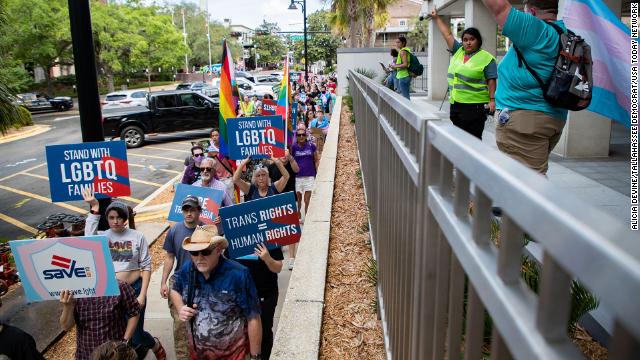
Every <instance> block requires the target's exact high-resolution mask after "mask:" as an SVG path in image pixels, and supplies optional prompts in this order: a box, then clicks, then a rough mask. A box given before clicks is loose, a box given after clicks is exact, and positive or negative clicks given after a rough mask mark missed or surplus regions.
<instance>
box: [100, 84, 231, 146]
mask: <svg viewBox="0 0 640 360" xmlns="http://www.w3.org/2000/svg"><path fill="white" fill-rule="evenodd" d="M147 98H148V101H149V106H148V107H135V108H125V109H112V110H107V111H104V112H103V115H102V130H103V132H104V135H105V137H107V136H109V137H111V138H117V137H120V138H121V139H122V140H123V141H124V142H125V143H126V144H127V147H128V148H136V147H140V146H142V145H143V144H144V141H145V134H158V133H169V132H175V131H186V130H197V129H207V128H213V127H217V126H218V111H219V108H220V105H219V102H218V99H212V98H209V97H207V96H204V95H202V94H200V93H198V92H195V91H193V90H171V91H159V92H152V93H149V95H148V97H147Z"/></svg>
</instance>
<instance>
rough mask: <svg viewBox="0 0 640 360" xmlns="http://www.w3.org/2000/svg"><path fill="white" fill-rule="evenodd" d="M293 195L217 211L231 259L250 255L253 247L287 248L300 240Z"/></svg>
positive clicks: (265, 199)
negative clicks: (264, 244) (277, 246)
mask: <svg viewBox="0 0 640 360" xmlns="http://www.w3.org/2000/svg"><path fill="white" fill-rule="evenodd" d="M297 211H298V210H297V207H296V197H295V195H294V193H293V192H287V193H284V194H280V195H274V196H269V197H266V198H263V199H259V200H252V201H247V202H244V203H241V204H237V205H233V206H228V207H224V208H222V209H220V216H221V217H222V226H223V228H224V235H225V237H226V238H227V240H228V241H229V256H230V257H231V258H232V259H236V258H239V257H241V256H245V255H250V254H253V251H254V249H255V247H256V244H259V243H266V244H267V245H273V244H277V245H291V244H293V243H296V242H298V241H300V235H301V230H300V221H299V220H298V212H297Z"/></svg>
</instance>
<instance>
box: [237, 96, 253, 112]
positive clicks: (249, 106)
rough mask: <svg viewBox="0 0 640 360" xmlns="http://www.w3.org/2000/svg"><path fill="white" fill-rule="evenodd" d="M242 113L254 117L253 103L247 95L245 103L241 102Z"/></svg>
mask: <svg viewBox="0 0 640 360" xmlns="http://www.w3.org/2000/svg"><path fill="white" fill-rule="evenodd" d="M240 111H242V115H243V116H253V113H254V106H253V101H251V100H250V99H249V97H248V96H247V95H245V96H244V99H243V101H241V102H240Z"/></svg>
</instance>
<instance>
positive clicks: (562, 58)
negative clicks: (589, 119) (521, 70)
mask: <svg viewBox="0 0 640 360" xmlns="http://www.w3.org/2000/svg"><path fill="white" fill-rule="evenodd" d="M547 24H549V25H551V26H552V27H553V28H554V29H555V30H556V32H558V35H559V37H558V55H557V56H556V63H555V66H554V68H553V71H552V72H551V77H549V80H548V81H547V82H546V83H544V82H543V81H542V79H541V78H540V75H538V73H536V72H535V70H533V69H532V68H531V67H530V66H529V64H527V61H526V60H525V59H524V56H523V55H522V53H521V52H520V50H519V49H518V47H516V46H515V45H514V46H513V49H514V50H515V51H516V54H517V55H518V62H519V63H520V66H521V65H522V64H524V65H525V67H526V68H527V70H529V72H530V73H531V75H533V77H534V78H536V81H538V84H539V85H540V88H542V95H543V96H544V98H545V100H546V101H547V102H548V103H549V104H551V105H552V106H553V107H557V108H562V109H567V110H572V111H580V110H584V109H586V108H587V107H588V106H589V104H590V103H591V96H592V91H593V77H592V76H591V70H592V64H593V63H592V61H591V46H589V44H587V42H586V41H584V39H583V38H581V37H580V36H578V35H576V34H575V33H573V31H571V30H567V32H566V33H565V32H564V31H563V30H562V28H561V27H560V26H558V25H556V24H553V23H547Z"/></svg>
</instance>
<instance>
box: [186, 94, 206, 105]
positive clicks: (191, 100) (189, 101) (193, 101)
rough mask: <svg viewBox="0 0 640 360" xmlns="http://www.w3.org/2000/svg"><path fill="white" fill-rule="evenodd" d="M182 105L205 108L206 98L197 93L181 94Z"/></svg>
mask: <svg viewBox="0 0 640 360" xmlns="http://www.w3.org/2000/svg"><path fill="white" fill-rule="evenodd" d="M180 100H181V101H182V106H193V107H199V108H203V107H204V106H205V105H204V104H205V102H206V100H205V99H203V98H201V97H200V96H198V95H196V94H180Z"/></svg>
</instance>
